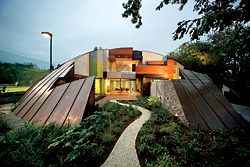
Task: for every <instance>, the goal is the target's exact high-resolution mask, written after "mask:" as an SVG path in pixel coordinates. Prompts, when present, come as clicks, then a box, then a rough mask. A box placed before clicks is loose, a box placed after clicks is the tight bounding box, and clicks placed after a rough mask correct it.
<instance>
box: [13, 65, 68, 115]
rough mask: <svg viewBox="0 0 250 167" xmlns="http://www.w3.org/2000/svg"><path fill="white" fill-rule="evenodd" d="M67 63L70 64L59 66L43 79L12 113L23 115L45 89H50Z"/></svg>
mask: <svg viewBox="0 0 250 167" xmlns="http://www.w3.org/2000/svg"><path fill="white" fill-rule="evenodd" d="M69 65H70V64H67V65H65V66H62V67H60V68H59V69H57V70H56V72H55V73H54V74H53V75H51V76H50V77H48V78H47V79H46V80H44V82H43V83H42V84H40V85H39V86H38V87H37V88H36V89H34V90H33V91H32V92H31V93H30V94H29V95H28V96H27V97H26V98H24V99H23V101H21V102H20V104H19V105H18V107H17V108H16V109H15V110H14V112H13V113H14V114H16V115H17V116H19V117H23V116H24V115H25V114H26V112H27V111H28V110H29V108H30V107H31V106H32V105H33V103H35V102H36V101H37V100H38V98H39V97H40V96H41V95H42V94H43V92H44V91H45V90H48V89H50V87H51V86H52V84H53V82H55V81H56V79H57V78H58V77H59V76H60V75H61V74H62V73H63V72H64V70H65V69H67V67H68V66H69ZM24 108H25V109H24Z"/></svg>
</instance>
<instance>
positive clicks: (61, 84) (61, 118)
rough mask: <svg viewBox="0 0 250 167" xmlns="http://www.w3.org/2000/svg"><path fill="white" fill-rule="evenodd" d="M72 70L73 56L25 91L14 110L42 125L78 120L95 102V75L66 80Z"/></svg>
mask: <svg viewBox="0 0 250 167" xmlns="http://www.w3.org/2000/svg"><path fill="white" fill-rule="evenodd" d="M73 70H74V62H73V60H71V61H68V62H66V63H64V64H63V65H62V66H61V67H59V68H57V69H55V70H54V71H52V72H51V73H50V74H48V75H47V76H46V77H45V78H44V79H42V80H41V81H40V82H38V83H37V84H36V85H34V86H33V87H31V88H30V89H29V90H28V91H27V92H26V94H25V95H24V96H23V97H22V98H21V99H20V101H19V102H18V106H17V107H16V109H15V110H14V112H13V113H14V114H15V115H17V116H18V117H19V118H21V119H23V120H25V121H27V122H32V123H35V124H39V125H43V124H48V123H52V122H54V123H56V124H59V125H67V124H72V125H76V124H78V123H79V122H80V121H81V120H82V118H83V115H84V114H88V113H84V112H85V109H86V108H88V106H89V105H93V104H94V92H93V82H94V76H92V77H87V78H84V79H79V80H76V81H73V80H72V81H71V82H68V81H67V82H66V81H65V80H67V78H72V77H73V75H74V74H73ZM92 96H93V97H92ZM90 103H91V104H90ZM92 103H93V104H92Z"/></svg>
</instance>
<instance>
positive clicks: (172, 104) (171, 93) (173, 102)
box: [150, 80, 189, 126]
mask: <svg viewBox="0 0 250 167" xmlns="http://www.w3.org/2000/svg"><path fill="white" fill-rule="evenodd" d="M150 95H151V96H156V97H158V98H159V99H160V102H161V104H162V105H163V106H164V107H165V108H166V109H167V110H168V111H169V112H171V113H172V114H173V115H175V116H177V117H178V118H179V119H180V121H181V122H182V123H183V124H184V125H186V126H188V125H189V123H188V121H187V119H186V117H185V114H184V111H183V108H182V106H181V103H180V100H179V98H178V96H177V93H176V91H175V88H174V85H173V83H172V81H171V80H161V81H157V82H152V84H151V90H150Z"/></svg>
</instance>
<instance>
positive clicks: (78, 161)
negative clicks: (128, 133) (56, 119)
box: [0, 102, 141, 166]
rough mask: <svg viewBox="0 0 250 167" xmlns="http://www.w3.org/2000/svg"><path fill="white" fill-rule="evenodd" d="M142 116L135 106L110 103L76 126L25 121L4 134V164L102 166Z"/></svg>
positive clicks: (0, 143) (0, 157)
mask: <svg viewBox="0 0 250 167" xmlns="http://www.w3.org/2000/svg"><path fill="white" fill-rule="evenodd" d="M140 115H141V113H140V112H139V111H137V110H135V109H133V108H132V107H131V106H130V107H125V106H120V105H118V104H115V103H111V102H108V103H106V104H105V105H104V106H103V107H101V108H99V109H98V110H97V111H96V112H94V114H93V115H91V116H89V117H88V118H86V119H84V120H83V121H82V123H80V124H79V125H78V126H76V127H70V126H69V127H58V126H56V125H53V124H50V125H46V126H33V125H31V124H25V125H24V126H23V127H21V128H17V129H14V130H11V131H7V132H4V133H1V134H0V147H1V153H0V161H1V165H2V166H20V165H21V166H100V165H101V164H102V163H103V162H104V161H105V160H106V158H107V157H108V155H109V154H110V152H111V150H112V148H113V147H114V145H115V143H116V141H117V140H118V138H119V136H120V135H121V133H122V132H123V130H124V129H125V128H126V127H127V126H128V125H129V124H130V123H131V122H133V121H134V120H135V119H136V118H138V117H139V116H140ZM2 127H3V126H2ZM6 129H8V128H6Z"/></svg>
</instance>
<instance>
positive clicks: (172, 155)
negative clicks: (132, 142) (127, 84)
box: [136, 97, 250, 166]
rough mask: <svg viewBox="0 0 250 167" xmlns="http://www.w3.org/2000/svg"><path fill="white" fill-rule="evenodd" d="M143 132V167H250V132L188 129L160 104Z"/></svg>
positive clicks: (138, 144) (142, 102) (140, 150)
mask: <svg viewBox="0 0 250 167" xmlns="http://www.w3.org/2000/svg"><path fill="white" fill-rule="evenodd" d="M147 101H148V98H147V97H139V98H138V101H137V102H136V103H137V105H140V106H142V107H145V106H146V107H147V108H148V109H150V110H151V112H152V113H151V117H150V119H149V121H148V122H146V123H145V124H144V125H143V127H142V129H141V130H140V132H139V134H138V136H137V140H136V150H137V154H138V157H139V160H140V164H141V166H250V143H249V141H250V133H249V131H250V129H249V127H248V128H246V129H223V130H222V129H221V130H218V131H214V130H209V131H208V130H206V131H204V130H199V129H196V130H194V129H188V128H187V127H186V126H184V125H183V124H181V123H180V121H179V120H178V118H177V117H175V116H173V115H171V114H170V113H169V112H168V111H167V110H166V109H164V108H162V107H160V106H159V105H157V104H151V105H147V104H146V105H145V102H147Z"/></svg>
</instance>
